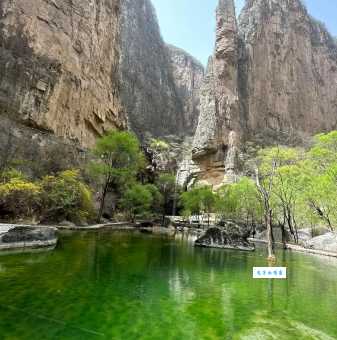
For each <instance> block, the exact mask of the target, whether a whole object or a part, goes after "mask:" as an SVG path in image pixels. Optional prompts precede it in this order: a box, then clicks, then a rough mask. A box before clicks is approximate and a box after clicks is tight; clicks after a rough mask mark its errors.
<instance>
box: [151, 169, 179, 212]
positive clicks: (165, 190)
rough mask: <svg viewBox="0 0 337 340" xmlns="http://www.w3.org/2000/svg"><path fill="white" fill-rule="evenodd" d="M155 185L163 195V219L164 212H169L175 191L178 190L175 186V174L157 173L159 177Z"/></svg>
mask: <svg viewBox="0 0 337 340" xmlns="http://www.w3.org/2000/svg"><path fill="white" fill-rule="evenodd" d="M156 186H157V187H158V189H159V192H160V193H161V195H162V196H163V219H164V217H165V215H166V214H170V213H171V212H172V209H171V208H172V203H173V201H174V200H175V195H176V191H178V190H179V188H177V185H176V178H175V176H173V175H171V174H169V173H164V174H161V175H159V178H158V179H157V181H156Z"/></svg>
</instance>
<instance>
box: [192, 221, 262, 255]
mask: <svg viewBox="0 0 337 340" xmlns="http://www.w3.org/2000/svg"><path fill="white" fill-rule="evenodd" d="M248 237H249V232H247V230H245V229H244V228H242V227H240V226H239V225H237V224H235V223H226V226H225V227H224V228H220V227H214V228H210V229H208V230H207V231H206V233H205V234H204V235H202V236H201V237H200V238H198V239H197V240H196V241H195V245H196V246H199V247H211V248H223V249H237V250H245V251H253V250H255V246H254V245H253V244H251V243H250V242H249V241H248Z"/></svg>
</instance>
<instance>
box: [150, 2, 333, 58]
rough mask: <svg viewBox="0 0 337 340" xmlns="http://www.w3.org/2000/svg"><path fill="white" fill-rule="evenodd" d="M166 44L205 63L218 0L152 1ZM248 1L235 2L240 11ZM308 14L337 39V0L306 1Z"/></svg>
mask: <svg viewBox="0 0 337 340" xmlns="http://www.w3.org/2000/svg"><path fill="white" fill-rule="evenodd" d="M152 2H153V4H154V6H155V7H156V10H157V15H158V19H159V24H160V27H161V32H162V35H163V38H164V40H165V41H166V42H168V43H171V44H173V45H176V46H178V47H181V48H183V49H184V50H186V51H187V52H189V53H190V54H192V55H193V56H194V57H196V58H197V59H199V60H200V61H201V62H202V63H203V64H206V63H207V59H208V56H209V55H210V54H211V53H212V50H213V47H214V36H215V9H216V6H217V3H218V0H152ZM244 2H245V0H236V6H237V12H238V13H239V11H240V10H241V8H242V6H243V3H244ZM304 2H305V3H306V4H307V7H308V9H309V12H310V13H311V15H312V16H314V17H315V18H317V19H319V20H321V21H323V22H324V23H325V24H326V26H327V27H328V29H329V31H330V32H331V33H332V34H333V35H334V36H337V19H336V18H337V0H304Z"/></svg>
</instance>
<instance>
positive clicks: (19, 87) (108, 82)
mask: <svg viewBox="0 0 337 340" xmlns="http://www.w3.org/2000/svg"><path fill="white" fill-rule="evenodd" d="M119 11H120V3H119V0H107V1H101V0H98V1H90V0H82V1H76V2H72V1H54V0H34V1H27V0H14V1H9V0H3V1H1V3H0V111H1V113H2V114H6V115H7V116H10V118H11V119H12V121H13V124H14V122H15V121H18V122H20V123H24V124H25V125H28V126H34V127H36V128H38V129H40V130H45V131H50V132H52V133H54V134H56V135H57V136H61V137H65V138H67V139H71V140H75V141H78V142H79V143H81V144H82V145H84V146H90V145H92V144H93V143H94V141H95V138H96V137H97V136H99V135H101V134H102V133H103V132H104V131H106V130H108V129H111V128H123V127H125V126H126V119H125V117H124V115H123V110H122V108H121V104H120V101H119V96H118V63H119Z"/></svg>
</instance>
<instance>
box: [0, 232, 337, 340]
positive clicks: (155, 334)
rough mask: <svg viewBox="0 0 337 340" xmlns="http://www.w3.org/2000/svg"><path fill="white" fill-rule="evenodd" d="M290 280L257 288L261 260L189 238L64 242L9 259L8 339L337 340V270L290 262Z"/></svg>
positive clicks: (3, 263) (0, 272) (102, 236)
mask: <svg viewBox="0 0 337 340" xmlns="http://www.w3.org/2000/svg"><path fill="white" fill-rule="evenodd" d="M277 255H278V265H280V266H287V267H288V276H289V278H288V280H253V279H252V267H253V266H266V260H265V257H266V255H265V252H264V249H261V250H257V251H256V252H255V253H246V252H235V251H228V250H220V249H202V248H194V247H193V245H192V243H191V242H189V241H188V240H187V239H186V238H184V239H183V238H182V237H181V235H180V236H176V237H170V236H168V235H142V234H140V233H135V232H97V233H92V232H88V233H66V234H63V235H62V237H61V239H60V242H59V245H58V247H57V248H56V250H54V251H52V252H45V253H36V254H17V255H4V256H0V292H1V294H0V338H1V339H281V340H282V339H296V340H297V339H337V313H336V306H337V264H336V261H334V260H332V259H328V258H321V257H314V256H308V255H303V254H297V253H291V252H282V251H280V252H279V253H278V254H277Z"/></svg>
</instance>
